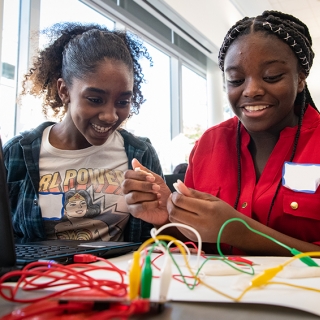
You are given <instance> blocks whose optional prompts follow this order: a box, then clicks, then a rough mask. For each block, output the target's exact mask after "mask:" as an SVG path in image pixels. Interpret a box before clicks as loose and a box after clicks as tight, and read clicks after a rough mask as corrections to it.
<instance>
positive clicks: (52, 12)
mask: <svg viewBox="0 0 320 320" xmlns="http://www.w3.org/2000/svg"><path fill="white" fill-rule="evenodd" d="M61 8H63V10H61ZM70 12H72V13H73V14H72V15H71V14H70ZM66 21H68V22H82V23H92V22H94V23H97V24H101V25H105V26H106V27H108V28H109V29H113V28H114V21H112V20H110V19H108V18H106V17H105V16H103V15H102V14H100V13H98V12H97V11H95V10H93V9H91V8H90V7H88V6H87V5H85V4H83V3H81V2H79V1H78V0H68V1H65V0H55V1H54V5H53V3H52V1H51V0H41V6H40V30H43V29H45V28H47V27H50V26H52V25H53V24H55V23H60V22H66ZM46 42H47V39H46V37H45V36H44V35H42V36H40V39H39V47H40V48H42V47H44V46H45V45H46ZM22 102H23V103H22V107H21V110H20V117H19V119H20V123H19V128H20V130H27V129H30V128H34V127H35V126H36V125H38V124H40V123H42V122H43V121H45V120H46V119H45V118H44V116H43V115H42V111H41V101H39V99H37V98H34V97H31V96H25V97H23V99H22ZM52 120H55V119H52Z"/></svg>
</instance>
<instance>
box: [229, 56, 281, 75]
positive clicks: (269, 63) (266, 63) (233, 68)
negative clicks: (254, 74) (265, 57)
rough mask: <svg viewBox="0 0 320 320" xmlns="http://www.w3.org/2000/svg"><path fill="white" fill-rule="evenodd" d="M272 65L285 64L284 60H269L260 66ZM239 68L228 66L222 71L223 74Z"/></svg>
mask: <svg viewBox="0 0 320 320" xmlns="http://www.w3.org/2000/svg"><path fill="white" fill-rule="evenodd" d="M274 63H281V64H287V62H286V61H285V60H276V59H275V60H269V61H265V62H264V63H263V64H262V65H263V66H268V65H271V64H274ZM238 69H239V67H238V66H230V67H228V68H226V69H225V70H224V72H228V71H231V70H238Z"/></svg>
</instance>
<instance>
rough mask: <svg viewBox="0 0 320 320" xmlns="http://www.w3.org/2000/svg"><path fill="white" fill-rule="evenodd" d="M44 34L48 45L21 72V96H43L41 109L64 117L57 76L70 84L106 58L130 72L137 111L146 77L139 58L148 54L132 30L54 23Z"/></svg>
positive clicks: (133, 99)
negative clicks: (116, 62)
mask: <svg viewBox="0 0 320 320" xmlns="http://www.w3.org/2000/svg"><path fill="white" fill-rule="evenodd" d="M41 34H43V35H45V36H47V38H48V40H49V42H48V45H47V47H45V48H44V49H42V50H39V52H38V55H37V56H36V57H34V59H33V65H32V67H31V68H30V69H29V71H28V72H27V73H26V74H25V75H24V79H23V81H22V92H21V96H23V95H26V94H31V95H33V96H36V97H40V98H42V99H43V102H42V111H43V113H44V115H45V116H48V112H49V110H50V111H51V110H52V111H53V116H54V117H59V118H60V119H62V118H63V116H64V114H65V113H66V112H67V107H66V106H64V105H63V103H62V101H61V99H60V97H59V94H58V90H57V80H58V79H59V78H63V79H64V81H65V82H66V83H67V84H68V85H71V84H72V80H73V78H78V79H81V78H83V77H84V76H85V75H86V74H87V73H92V72H94V71H95V68H96V66H97V64H98V63H99V62H101V61H102V60H103V59H105V58H110V59H115V60H119V61H122V62H124V63H125V64H126V65H127V66H128V67H129V69H130V70H132V72H133V77H134V84H133V95H132V102H131V113H135V114H138V113H139V108H140V105H141V104H142V103H143V102H144V98H143V95H142V92H141V83H143V82H144V81H145V79H144V75H143V73H142V68H141V65H140V63H139V62H138V61H139V59H140V58H142V57H144V58H146V59H148V60H149V62H150V65H151V66H152V58H151V57H150V55H149V53H148V51H147V49H146V47H145V46H144V45H143V43H142V41H141V40H140V39H139V38H138V37H137V36H136V35H134V34H133V33H129V32H128V31H120V30H109V29H107V28H106V27H104V26H101V25H98V24H81V23H57V24H54V25H53V26H51V27H49V28H47V29H44V30H43V31H41Z"/></svg>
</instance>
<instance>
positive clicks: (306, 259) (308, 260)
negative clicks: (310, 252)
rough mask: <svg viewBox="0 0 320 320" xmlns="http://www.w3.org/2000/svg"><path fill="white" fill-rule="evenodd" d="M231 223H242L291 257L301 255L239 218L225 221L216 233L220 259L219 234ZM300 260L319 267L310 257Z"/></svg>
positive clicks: (222, 255)
mask: <svg viewBox="0 0 320 320" xmlns="http://www.w3.org/2000/svg"><path fill="white" fill-rule="evenodd" d="M233 221H239V222H241V223H243V224H244V225H245V226H246V227H247V228H248V229H249V230H250V231H252V232H254V233H256V234H258V235H260V236H262V237H265V238H267V239H269V240H271V241H273V242H275V243H276V244H278V245H279V246H281V247H283V248H285V249H287V250H288V251H290V252H291V253H292V254H293V255H297V254H299V253H301V252H300V251H298V250H296V249H294V248H290V247H289V246H287V245H285V244H284V243H282V242H280V241H278V240H276V239H274V238H272V237H270V236H268V235H266V234H264V233H262V232H260V231H258V230H255V229H253V228H251V227H250V226H249V225H248V224H247V222H245V221H244V220H242V219H240V218H231V219H229V220H227V221H225V223H224V224H223V225H222V226H221V228H220V230H219V233H218V237H217V250H218V252H219V254H220V256H221V257H223V258H225V256H224V254H223V253H222V251H221V248H220V239H221V234H222V231H223V229H224V228H225V227H226V226H227V224H229V223H230V222H233ZM300 260H301V261H302V262H303V263H305V264H306V265H308V266H310V267H319V265H318V264H317V263H316V262H315V261H314V260H313V259H312V258H311V257H303V258H300Z"/></svg>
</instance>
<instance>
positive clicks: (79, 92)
mask: <svg viewBox="0 0 320 320" xmlns="http://www.w3.org/2000/svg"><path fill="white" fill-rule="evenodd" d="M58 88H59V92H60V96H61V100H62V101H65V102H67V103H68V112H67V114H66V117H65V119H64V120H63V121H62V123H61V124H62V126H63V130H64V132H65V136H66V139H68V138H69V139H71V140H72V141H73V143H72V144H73V145H74V141H76V145H77V148H79V149H82V148H86V147H88V146H91V145H95V146H98V145H102V144H103V143H105V142H106V140H107V139H108V137H109V136H110V135H111V134H112V133H113V132H114V131H115V130H116V129H117V128H118V127H119V126H120V125H121V123H122V122H123V121H124V120H126V119H127V118H128V116H129V113H130V107H131V97H132V92H133V72H132V70H129V67H128V66H127V65H126V64H125V63H123V62H121V61H118V60H110V59H105V60H104V61H102V62H101V63H99V64H98V65H97V67H96V71H95V72H94V73H89V74H88V75H87V76H86V77H84V78H83V79H78V78H74V79H73V82H72V85H71V87H70V86H69V87H67V85H66V83H65V82H64V80H63V79H59V80H58Z"/></svg>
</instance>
